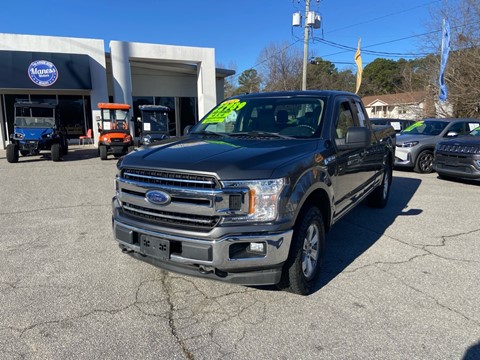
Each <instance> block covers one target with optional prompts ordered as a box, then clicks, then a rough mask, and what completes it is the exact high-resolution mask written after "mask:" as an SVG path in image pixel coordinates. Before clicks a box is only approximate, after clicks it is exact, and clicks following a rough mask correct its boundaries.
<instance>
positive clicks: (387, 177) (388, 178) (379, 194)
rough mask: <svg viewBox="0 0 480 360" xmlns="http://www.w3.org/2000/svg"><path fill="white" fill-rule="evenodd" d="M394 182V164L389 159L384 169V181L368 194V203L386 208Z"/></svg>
mask: <svg viewBox="0 0 480 360" xmlns="http://www.w3.org/2000/svg"><path fill="white" fill-rule="evenodd" d="M391 184H392V165H390V162H389V161H387V163H386V164H385V169H384V170H383V178H382V183H381V184H380V185H379V186H378V187H377V188H376V189H375V190H373V191H372V193H371V194H370V195H368V198H367V201H368V205H370V206H371V207H375V208H384V207H385V205H387V201H388V195H389V194H390V185H391Z"/></svg>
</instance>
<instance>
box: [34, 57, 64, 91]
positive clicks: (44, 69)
mask: <svg viewBox="0 0 480 360" xmlns="http://www.w3.org/2000/svg"><path fill="white" fill-rule="evenodd" d="M28 76H29V77H30V80H32V81H33V82H34V83H35V84H37V85H39V86H50V85H53V84H54V83H55V81H57V79H58V71H57V68H56V67H55V65H53V64H52V63H51V62H50V61H46V60H38V61H34V62H32V63H31V64H30V66H29V67H28Z"/></svg>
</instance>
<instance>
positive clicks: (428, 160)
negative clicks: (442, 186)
mask: <svg viewBox="0 0 480 360" xmlns="http://www.w3.org/2000/svg"><path fill="white" fill-rule="evenodd" d="M413 171H415V172H416V173H419V174H429V173H431V172H432V171H433V152H432V151H430V150H423V151H422V152H421V153H420V154H418V156H417V160H416V161H415V168H414V169H413Z"/></svg>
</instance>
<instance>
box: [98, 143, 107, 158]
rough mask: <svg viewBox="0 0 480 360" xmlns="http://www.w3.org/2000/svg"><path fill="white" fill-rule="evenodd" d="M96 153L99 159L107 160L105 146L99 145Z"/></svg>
mask: <svg viewBox="0 0 480 360" xmlns="http://www.w3.org/2000/svg"><path fill="white" fill-rule="evenodd" d="M98 152H99V154H100V159H102V160H107V156H108V154H107V147H106V146H105V145H100V146H99V147H98Z"/></svg>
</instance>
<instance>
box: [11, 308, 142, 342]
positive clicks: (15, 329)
mask: <svg viewBox="0 0 480 360" xmlns="http://www.w3.org/2000/svg"><path fill="white" fill-rule="evenodd" d="M133 305H134V304H129V305H127V306H124V307H122V308H120V309H112V310H107V309H93V310H91V311H89V312H87V313H84V314H81V315H78V316H73V317H69V318H64V319H58V320H51V321H42V322H38V323H35V324H31V325H30V326H27V327H25V328H21V329H19V328H15V327H8V329H10V330H14V331H18V332H19V333H20V337H23V335H24V334H25V333H26V332H27V331H30V330H33V329H35V328H36V327H38V326H45V325H52V324H61V323H63V322H66V321H76V320H79V319H82V318H86V317H88V316H90V315H93V314H97V313H106V314H111V315H113V314H117V313H119V312H122V311H124V310H127V309H129V308H130V307H132V306H133Z"/></svg>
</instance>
